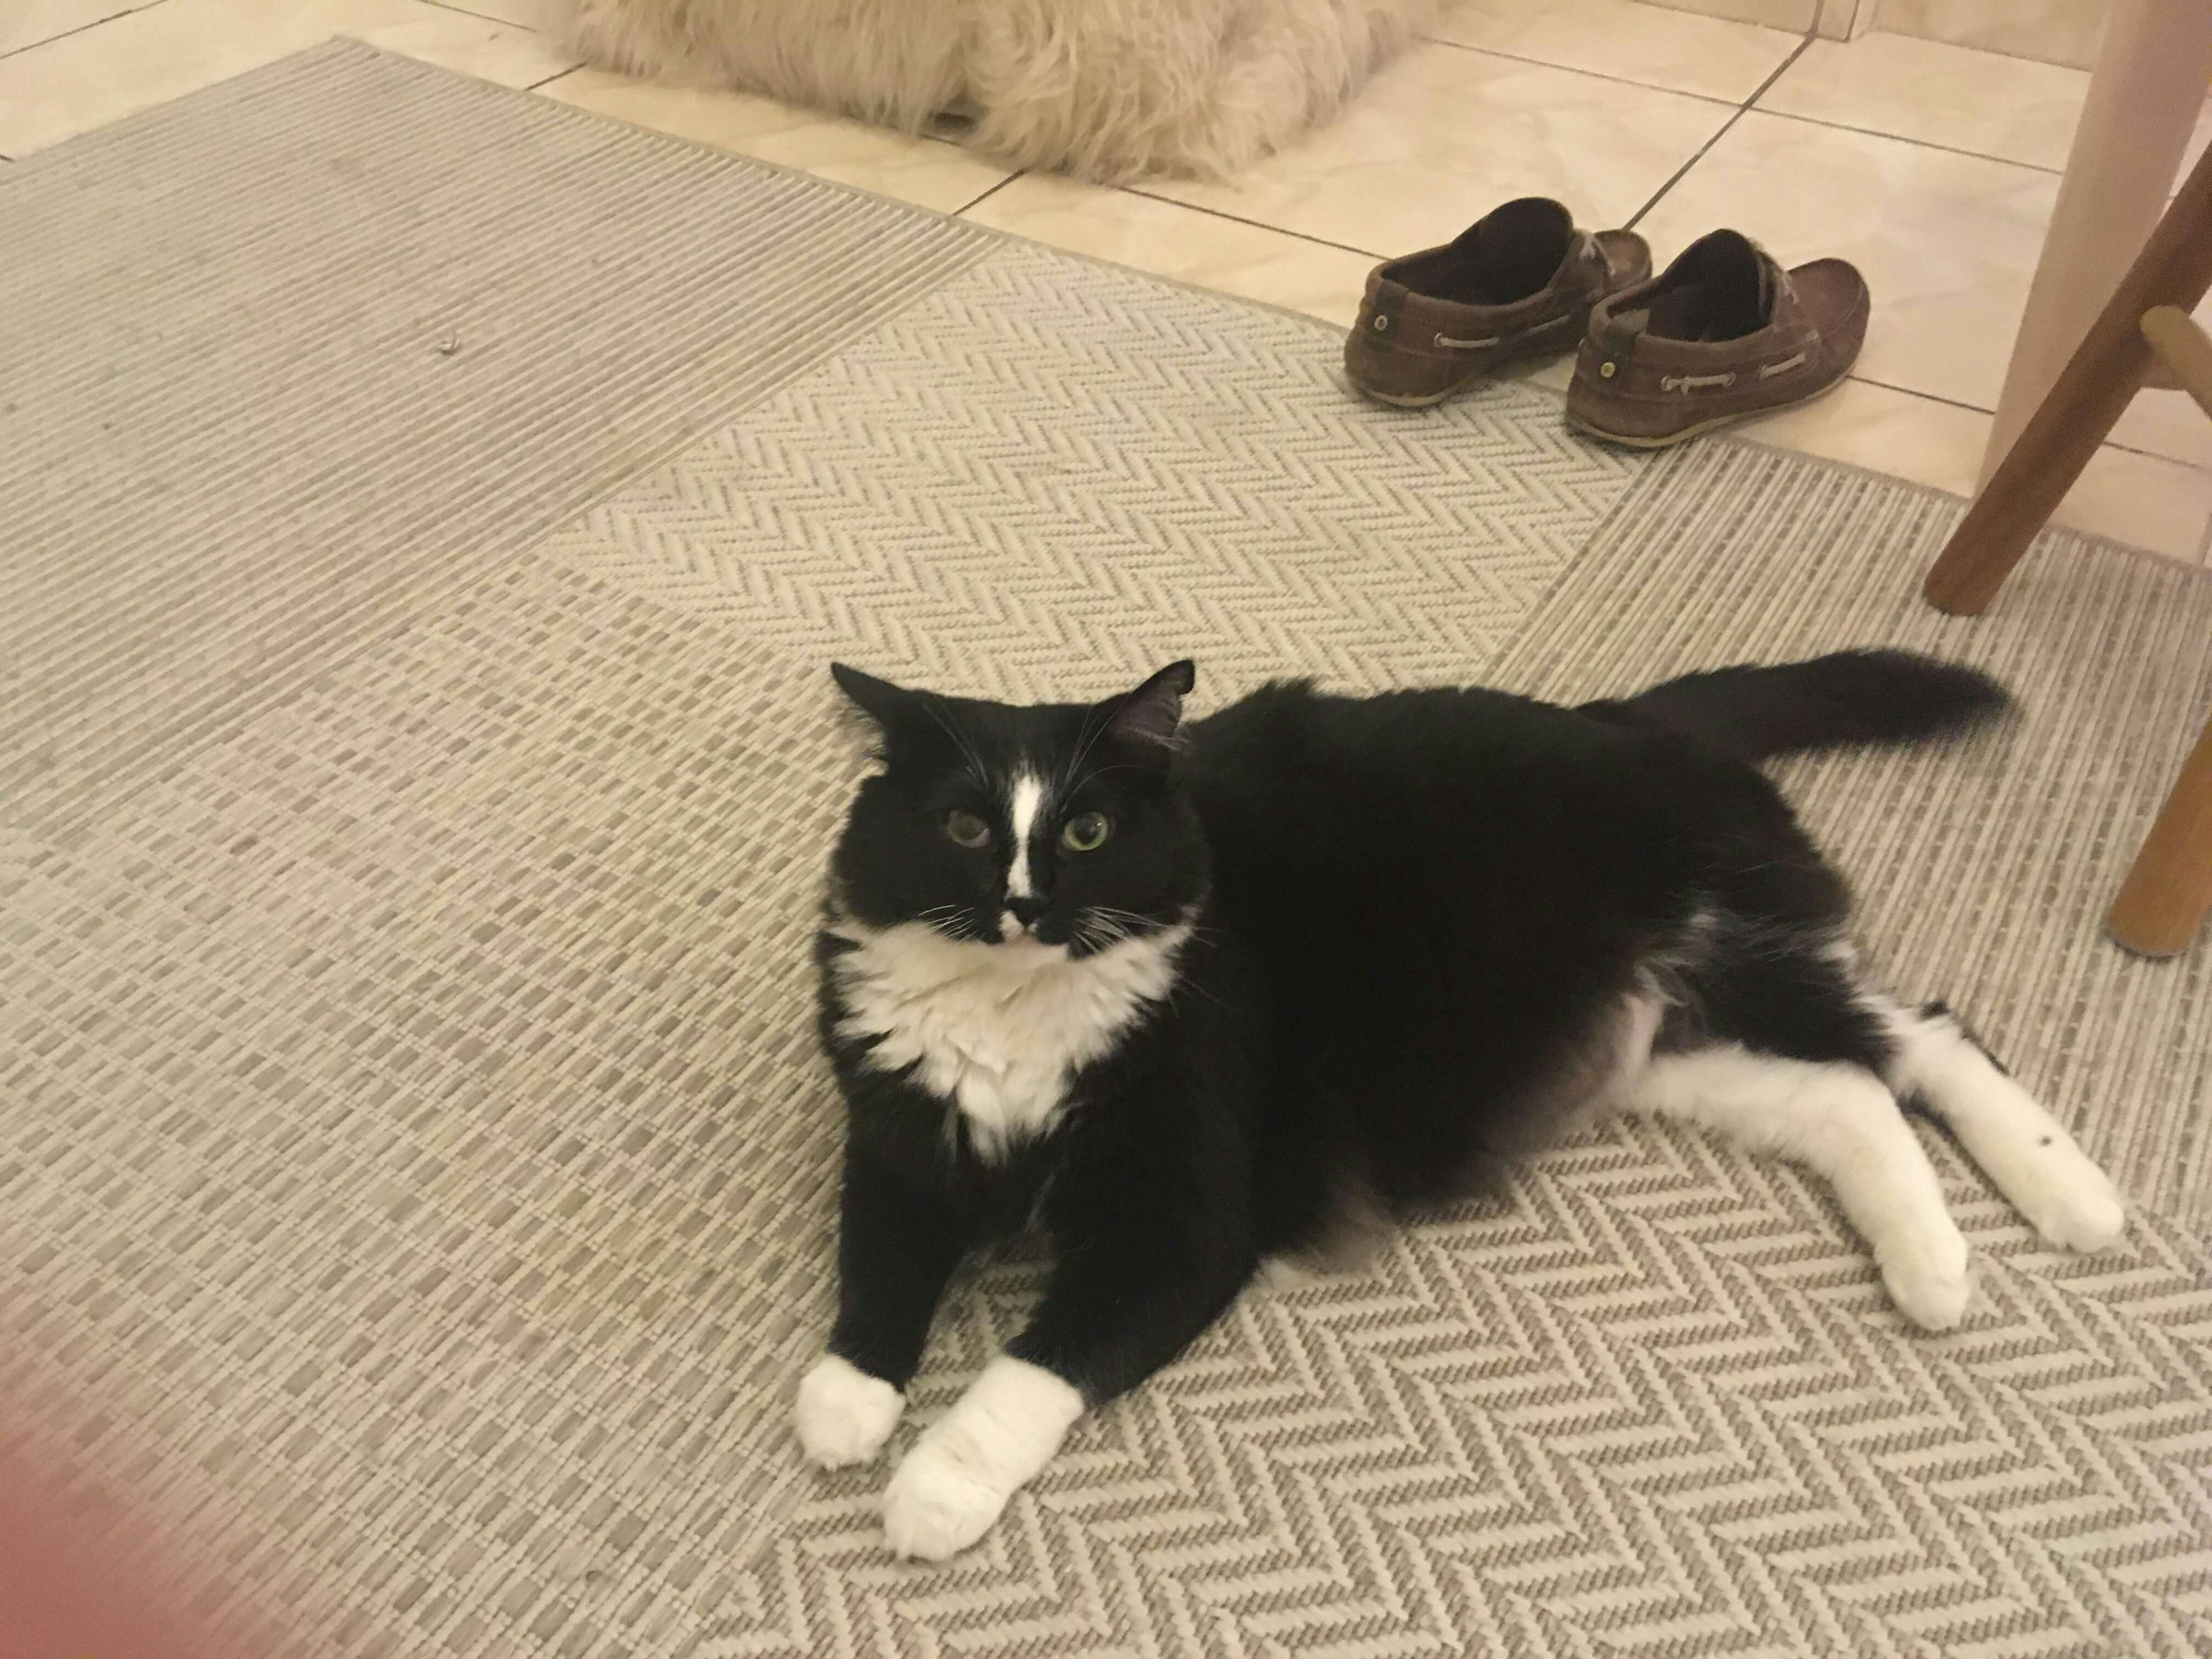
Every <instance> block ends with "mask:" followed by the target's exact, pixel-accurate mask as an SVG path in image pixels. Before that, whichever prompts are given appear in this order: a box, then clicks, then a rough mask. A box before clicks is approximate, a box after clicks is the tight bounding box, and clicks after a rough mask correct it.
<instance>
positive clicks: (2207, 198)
mask: <svg viewBox="0 0 2212 1659" xmlns="http://www.w3.org/2000/svg"><path fill="white" fill-rule="evenodd" d="M2206 15H2207V16H2208V17H2212V7H2207V8H2206ZM2207 288H2212V150H2207V151H2206V152H2205V153H2204V156H2203V159H2202V160H2201V161H2198V162H2197V166H2196V167H2195V168H2194V169H2192V170H2191V173H2190V175H2189V179H2188V182H2187V183H2186V184H2185V185H2182V187H2181V193H2180V194H2179V196H2176V197H2174V198H2173V204H2172V206H2171V207H2169V208H2167V209H2166V216H2165V217H2164V218H2163V219H2160V221H2159V223H2158V228H2157V229H2156V230H2154V231H2153V232H2152V233H2151V238H2150V242H2149V245H2148V246H2146V247H2145V248H2144V249H2143V251H2142V255H2141V257H2139V258H2137V259H2136V262H2135V264H2133V265H2131V266H2130V267H2129V269H2128V274H2127V275H2126V276H2124V277H2122V278H2121V279H2120V285H2119V288H2118V290H2116V291H2115V292H2114V294H2113V295H2112V298H2111V299H2110V300H2109V301H2106V305H2105V309H2104V310H2103V312H2102V313H2100V314H2099V316H2098V318H2097V320H2096V321H2095V322H2094V323H2093V324H2091V325H2089V333H2088V337H2087V338H2086V339H2084V340H2083V341H2082V342H2081V348H2080V349H2078V350H2076V351H2075V354H2074V356H2073V358H2072V360H2071V361H2070V362H2068V363H2067V365H2066V367H2065V368H2063V370H2061V371H2060V373H2059V376H2058V383H2057V385H2056V386H2052V387H2051V391H2050V392H2049V394H2048V395H2047V396H2045V398H2044V399H2043V402H2042V404H2040V406H2039V407H2038V408H2037V410H2036V411H2035V413H2034V414H2033V416H2030V417H2029V419H2028V422H2027V429H2026V430H2025V431H2023V432H2022V433H2021V435H2020V439H2019V441H2017V442H2016V443H2015V444H2014V445H2013V447H2012V449H2011V451H2010V453H2008V454H2007V455H2006V456H2005V458H2004V460H2003V462H2002V465H1999V466H1998V468H1997V470H1996V475H1995V476H1994V477H1991V478H1990V481H1989V483H1987V484H1985V485H1984V487H1983V489H1982V493H1981V494H1980V495H1978V496H1976V497H1975V499H1974V504H1973V506H1972V507H1969V508H1968V509H1967V511H1966V518H1965V519H1963V520H1960V525H1959V528H1958V530H1957V531H1956V532H1954V534H1953V535H1952V537H1951V540H1950V543H1949V544H1948V546H1946V547H1945V548H1944V550H1943V551H1942V553H1941V554H1940V555H1939V556H1937V558H1936V562H1935V563H1934V564H1933V565H1932V566H1930V567H1929V571H1928V579H1927V580H1926V581H1925V582H1924V583H1923V584H1922V586H1921V591H1922V592H1923V593H1925V594H1926V595H1927V596H1928V602H1929V604H1930V605H1934V606H1935V607H1936V609H1937V610H1939V611H1950V612H1951V613H1952V614H1953V615H1954V616H1974V615H1978V614H1979V613H1980V612H1981V611H1983V610H1984V609H1985V608H1987V606H1988V605H1989V602H1990V600H1991V599H1995V598H1996V593H1997V589H1998V588H2000V587H2002V586H2004V579H2005V578H2006V577H2007V576H2008V575H2010V574H2012V568H2013V567H2014V566H2015V565H2016V564H2018V563H2019V562H2020V561H2021V555H2023V554H2024V553H2026V552H2027V544H2028V543H2030V542H2031V541H2033V540H2034V538H2035V535H2036V532H2038V531H2039V530H2041V529H2042V528H2043V526H2045V524H2047V523H2049V522H2050V520H2051V513H2052V512H2054V511H2055V510H2056V509H2057V506H2058V503H2059V502H2060V501H2063V500H2064V499H2065V498H2066V492H2067V491H2068V490H2069V489H2072V488H2073V487H2074V481H2075V479H2076V478H2078V477H2081V469H2082V468H2083V467H2085V466H2087V465H2088V464H2089V458H2090V457H2091V456H2093V455H2094V454H2095V453H2097V446H2098V445H2099V444H2100V443H2102V442H2104V441H2105V435H2106V433H2108V432H2110V431H2111V430H2112V422H2115V421H2117V420H2118V419H2119V418H2120V416H2121V414H2122V413H2123V412H2124V410H2126V409H2127V406H2128V404H2129V403H2130V400H2131V399H2133V398H2134V397H2135V395H2136V392H2138V391H2140V390H2141V389H2142V383H2143V375H2144V373H2145V371H2146V370H2148V368H2149V367H2150V365H2151V357H2152V351H2151V345H2150V342H2149V341H2148V340H2146V339H2145V338H2144V337H2143V332H2142V316H2143V313H2145V312H2146V311H2148V310H2150V309H2151V308H2152V307H2154V306H2176V307H2179V308H2180V309H2182V310H2184V311H2188V310H2191V309H2193V308H2194V307H2195V306H2196V304H2197V301H2199V300H2202V299H2203V297H2204V291H2205V289H2207Z"/></svg>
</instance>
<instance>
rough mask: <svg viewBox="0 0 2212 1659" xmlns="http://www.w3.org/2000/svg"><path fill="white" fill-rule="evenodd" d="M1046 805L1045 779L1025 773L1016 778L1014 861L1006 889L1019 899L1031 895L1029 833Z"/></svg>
mask: <svg viewBox="0 0 2212 1659" xmlns="http://www.w3.org/2000/svg"><path fill="white" fill-rule="evenodd" d="M1042 805H1044V781H1043V780H1042V779H1041V778H1039V777H1038V776H1037V775H1036V774H1035V773H1033V772H1024V773H1023V774H1022V775H1021V776H1019V777H1018V778H1016V779H1015V780H1014V862H1013V866H1012V868H1011V869H1009V870H1008V871H1007V872H1006V891H1007V892H1009V893H1010V894H1012V896H1014V897H1016V898H1027V897H1029V896H1030V831H1031V830H1032V829H1035V828H1036V818H1037V810H1038V809H1039V808H1040V807H1042Z"/></svg>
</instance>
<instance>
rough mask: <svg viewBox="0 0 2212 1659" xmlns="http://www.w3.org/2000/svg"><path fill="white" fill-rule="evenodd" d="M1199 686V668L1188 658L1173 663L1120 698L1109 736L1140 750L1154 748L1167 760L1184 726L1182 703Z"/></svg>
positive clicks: (1108, 728) (1109, 721) (1116, 703)
mask: <svg viewBox="0 0 2212 1659" xmlns="http://www.w3.org/2000/svg"><path fill="white" fill-rule="evenodd" d="M1195 684H1198V665H1197V664H1196V663H1194V662H1192V661H1191V660H1190V659H1188V658H1187V657H1186V658H1185V659H1183V660H1182V661H1181V662H1174V663H1170V664H1169V665H1167V666H1166V667H1165V668H1163V669H1162V670H1160V671H1159V672H1158V673H1157V674H1155V675H1153V676H1152V678H1150V679H1148V680H1146V682H1145V683H1144V684H1142V685H1140V686H1139V687H1138V688H1137V689H1136V690H1133V691H1132V692H1130V693H1129V694H1128V695H1127V696H1124V697H1121V698H1118V699H1116V702H1115V709H1114V713H1113V714H1112V716H1111V717H1110V718H1109V720H1108V721H1107V725H1106V732H1107V735H1108V736H1109V737H1111V738H1115V739H1117V740H1119V741H1121V742H1122V743H1126V744H1133V745H1135V746H1137V747H1139V748H1153V749H1158V750H1160V751H1161V753H1162V755H1163V757H1164V756H1165V755H1166V754H1167V752H1168V751H1170V750H1173V749H1174V747H1175V740H1176V727H1177V726H1180V725H1181V724H1182V700H1183V699H1184V698H1185V697H1187V696H1189V695H1190V688H1191V687H1192V686H1194V685H1195Z"/></svg>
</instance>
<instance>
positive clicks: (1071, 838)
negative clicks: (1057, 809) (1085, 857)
mask: <svg viewBox="0 0 2212 1659" xmlns="http://www.w3.org/2000/svg"><path fill="white" fill-rule="evenodd" d="M1113 833H1114V822H1113V820H1112V819H1110V818H1109V817H1107V816H1106V815H1105V814H1104V813H1103V812H1078V813H1077V814H1076V815H1075V816H1074V817H1072V818H1070V819H1068V821H1067V822H1066V823H1064V824H1062V825H1061V826H1060V845H1061V846H1062V847H1065V848H1067V850H1068V851H1069V852H1071V853H1095V852H1097V850H1098V849H1099V848H1102V847H1103V846H1104V845H1105V844H1106V837H1107V836H1110V835H1112V834H1113Z"/></svg>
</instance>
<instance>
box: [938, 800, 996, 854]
mask: <svg viewBox="0 0 2212 1659" xmlns="http://www.w3.org/2000/svg"><path fill="white" fill-rule="evenodd" d="M945 834H946V835H948V836H951V837H952V839H953V840H955V841H957V842H959V843H960V844H961V845H962V846H963V847H969V848H974V847H987V846H989V845H990V844H991V826H990V825H989V824H987V823H984V822H983V820H982V819H981V818H979V817H976V816H975V814H974V813H973V812H963V811H960V809H959V808H957V807H955V808H954V809H953V810H952V811H950V812H947V813H946V814H945Z"/></svg>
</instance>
